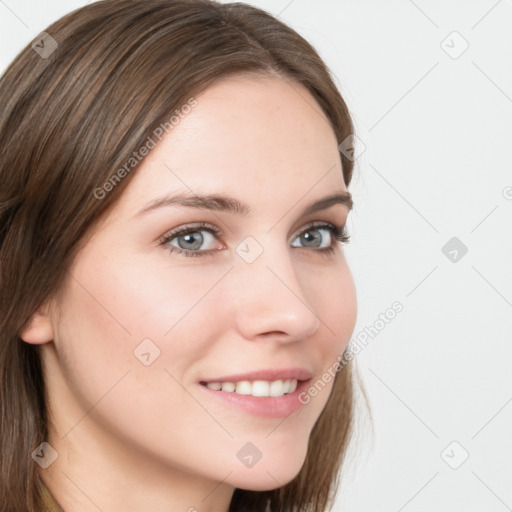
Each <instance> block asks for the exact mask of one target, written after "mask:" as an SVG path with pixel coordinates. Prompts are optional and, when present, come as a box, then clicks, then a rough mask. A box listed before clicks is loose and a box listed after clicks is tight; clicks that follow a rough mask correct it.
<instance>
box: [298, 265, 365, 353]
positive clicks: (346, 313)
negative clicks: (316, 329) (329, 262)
mask: <svg viewBox="0 0 512 512" xmlns="http://www.w3.org/2000/svg"><path fill="white" fill-rule="evenodd" d="M339 263H340V264H339V265H337V266H336V267H335V268H334V269H333V268H330V269H326V270H325V271H323V272H317V273H316V277H315V278H314V279H310V284H309V285H308V286H310V290H311V297H313V298H312V300H311V304H312V307H313V308H314V310H315V311H316V313H317V314H318V316H319V318H320V329H323V330H324V332H325V336H320V337H319V339H320V340H321V341H322V340H323V344H322V350H323V353H324V362H328V363H333V362H334V361H335V360H336V357H337V356H338V355H339V354H341V353H342V352H343V350H345V347H346V346H347V344H348V342H349V341H350V337H351V336H352V333H353V331H354V327H355V324H356V318H357V296H356V289H355V284H354V280H353V278H352V274H351V272H350V269H349V267H348V265H347V264H346V262H345V260H344V259H340V262H339Z"/></svg>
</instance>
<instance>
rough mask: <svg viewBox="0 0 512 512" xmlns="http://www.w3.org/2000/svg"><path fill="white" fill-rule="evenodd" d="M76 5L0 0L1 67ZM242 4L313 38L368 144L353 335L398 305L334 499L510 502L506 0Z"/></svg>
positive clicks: (369, 370)
mask: <svg viewBox="0 0 512 512" xmlns="http://www.w3.org/2000/svg"><path fill="white" fill-rule="evenodd" d="M85 3H86V2H79V1H56V0H46V1H44V2H39V1H28V0H0V48H1V54H0V69H1V70H2V71H3V70H4V69H5V67H6V66H7V64H8V63H9V62H10V61H11V60H12V59H13V58H14V57H15V55H16V54H17V53H18V51H20V50H21V49H22V47H24V46H25V45H26V44H27V43H29V42H30V41H31V40H32V39H33V38H34V37H35V36H36V35H37V34H38V33H39V32H41V31H42V30H44V28H46V26H47V25H49V24H50V23H51V22H53V21H54V20H56V19H57V18H58V17H60V16H61V15H63V14H65V13H67V12H69V11H70V10H72V9H74V8H76V7H80V6H82V5H85ZM248 3H251V4H253V5H255V6H257V7H261V8H264V9H266V10H268V11H269V12H271V13H273V14H274V15H278V16H279V17H280V18H281V19H282V20H283V21H284V22H286V23H288V24H290V25H291V26H292V27H293V28H295V29H296V30H297V31H298V32H300V33H301V34H302V35H303V36H305V37H306V38H307V39H308V40H309V41H310V42H311V43H312V44H313V45H314V46H315V47H316V48H317V50H318V51H319V52H320V54H321V55H322V57H323V58H324V59H325V60H326V62H327V64H328V66H329V67H330V68H331V69H332V71H333V73H334V75H335V76H336V78H337V81H338V85H339V87H340V90H341V92H342V94H343V96H344V97H345V99H346V101H347V103H348V105H349V108H350V110H351V112H352V115H353V117H354V120H355V123H356V130H357V131H356V134H357V136H358V137H359V138H360V140H361V143H359V146H358V147H359V148H360V149H362V148H363V144H364V146H365V147H366V149H365V151H364V152H363V153H362V154H361V155H360V156H359V157H358V158H357V161H356V163H357V165H356V173H355V177H354V181H353V182H352V184H351V186H350V187H349V190H351V191H352V193H353V194H354V197H355V203H356V204H355V208H354V211H353V213H352V214H351V221H350V223H349V231H350V233H351V235H352V241H351V243H350V244H349V245H348V246H347V247H346V249H345V251H346V254H347V257H348V259H349V263H350V265H351V268H352V271H353V274H354V277H355V281H356V286H357V289H358V303H359V306H358V307H359V316H358V323H357V326H356V329H355V331H354V337H355V336H356V335H358V334H359V333H361V332H362V331H363V330H364V329H365V328H366V327H368V326H371V325H373V324H374V323H375V321H376V320H377V319H378V318H379V314H381V313H384V312H385V311H386V310H387V309H388V308H389V307H390V306H391V304H392V303H393V302H395V301H399V302H400V303H401V304H402V305H403V307H404V310H403V311H402V312H401V313H399V314H398V315H397V316H396V318H395V319H394V320H392V321H391V322H390V323H388V324H387V325H386V326H385V328H383V329H380V330H379V332H378V334H377V335H376V336H374V337H373V338H371V339H370V341H369V343H368V345H367V346H366V347H365V348H364V349H363V350H362V351H361V352H360V353H359V354H358V355H357V365H358V367H359V371H360V373H361V375H362V378H363V381H364V383H365V388H366V390H367V393H368V395H369V400H370V405H371V410H372V415H373V426H374V429H373V431H372V429H371V428H370V423H369V421H368V420H367V421H366V422H365V421H364V416H363V413H364V410H361V418H362V420H361V422H360V425H359V428H358V433H359V440H358V444H357V447H355V450H354V451H353V453H352V457H351V462H350V465H349V466H348V467H347V469H346V471H345V472H344V474H343V480H342V492H341V493H340V495H339V498H338V501H337V504H336V507H335V511H338V512H342V511H343V512H345V511H350V512H370V511H371V512H376V511H379V512H381V511H394V512H401V511H405V512H420V511H429V512H437V511H439V512H441V511H451V512H455V511H465V512H473V511H474V512H477V511H478V512H482V511H486V512H494V511H495V512H502V511H506V510H512V485H511V483H512V467H511V466H512V464H511V461H512V436H511V432H512V429H511V426H512V379H511V373H512V372H511V367H512V348H511V339H512V322H511V318H512V317H511V310H512V272H510V267H511V264H512V236H511V228H512V226H511V222H510V220H511V209H512V200H511V198H512V172H511V171H512V168H511V157H510V150H511V148H512V1H510V0H501V1H498V2H496V0H489V1H487V0H485V1H484V0H481V1H467V0H466V1H463V0H460V1H450V2H442V1H429V2H427V1H425V0H421V1H420V0H417V1H415V2H413V1H412V0H388V1H386V2H382V1H377V0H372V1H369V0H366V1H356V0H350V1H348V0H346V1H342V2H335V1H334V0H331V1H315V2H313V1H307V0H292V1H291V2H290V1H289V0H279V1H270V0H268V1H253V2H248ZM453 32H457V33H458V34H453ZM464 40H465V41H466V43H465V42H464ZM443 41H444V42H443ZM466 44H468V45H469V46H468V48H467V50H466V51H464V53H462V54H461V55H460V56H459V55H458V54H459V53H460V52H461V51H462V50H463V49H464V47H465V45H466ZM450 54H451V56H450ZM453 57H456V58H453ZM452 237H457V238H458V239H459V240H460V242H462V243H463V244H464V245H465V246H466V247H467V249H468V252H467V254H465V255H464V256H462V257H461V256H460V255H461V252H460V250H458V252H457V261H456V262H453V261H451V260H450V259H449V258H448V257H447V256H445V254H444V253H443V252H442V248H443V246H444V245H445V244H446V243H447V242H448V241H449V240H450V239H451V238H452ZM450 250H452V249H450ZM455 250H457V249H455ZM451 257H455V253H453V252H452V256H451ZM453 441H455V442H456V444H451V443H452V442H453ZM449 445H450V446H449ZM446 447H448V449H446V450H445V448H446ZM466 452H467V455H469V457H468V458H467V460H466V461H465V462H464V463H463V464H462V465H460V467H458V468H457V469H454V468H452V467H450V465H451V466H457V465H458V464H460V462H461V461H462V459H463V457H464V456H465V455H466Z"/></svg>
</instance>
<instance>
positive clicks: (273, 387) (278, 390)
mask: <svg viewBox="0 0 512 512" xmlns="http://www.w3.org/2000/svg"><path fill="white" fill-rule="evenodd" d="M268 394H269V395H270V396H283V395H284V385H283V381H282V380H275V381H274V382H272V383H271V384H270V389H269V393H268Z"/></svg>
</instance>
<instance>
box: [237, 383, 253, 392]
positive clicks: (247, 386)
mask: <svg viewBox="0 0 512 512" xmlns="http://www.w3.org/2000/svg"><path fill="white" fill-rule="evenodd" d="M251 391H252V387H251V383H250V382H249V381H248V380H243V381H241V382H237V383H236V390H235V392H236V393H238V394H239V395H250V394H251Z"/></svg>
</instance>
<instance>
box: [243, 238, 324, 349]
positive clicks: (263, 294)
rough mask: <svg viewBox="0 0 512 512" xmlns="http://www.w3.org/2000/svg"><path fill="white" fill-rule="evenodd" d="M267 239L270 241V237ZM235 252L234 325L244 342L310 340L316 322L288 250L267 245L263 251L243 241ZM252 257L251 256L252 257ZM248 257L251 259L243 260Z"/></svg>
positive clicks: (317, 324) (252, 243)
mask: <svg viewBox="0 0 512 512" xmlns="http://www.w3.org/2000/svg"><path fill="white" fill-rule="evenodd" d="M269 238H270V237H269ZM246 243H247V245H244V242H242V244H240V246H241V247H242V249H244V250H245V252H244V251H243V250H242V251H240V250H239V249H240V246H239V248H237V252H238V253H239V256H240V258H238V261H237V262H236V264H235V267H236V268H235V269H234V273H235V276H234V277H235V279H236V281H237V283H238V285H239V286H240V287H241V288H240V289H239V290H238V293H237V297H238V300H237V304H236V306H235V307H236V313H235V314H236V321H237V326H238V329H239V330H240V331H241V332H242V333H243V335H244V336H245V337H247V338H254V337H255V336H257V335H258V334H269V333H280V334H283V333H284V334H287V335H288V336H287V337H286V338H287V339H289V340H293V339H301V338H305V337H308V336H311V335H312V334H313V333H314V332H315V331H316V330H317V329H318V326H319V319H318V316H317V314H316V312H315V311H314V310H313V307H312V305H311V304H309V302H308V297H307V294H306V293H305V290H304V289H303V287H302V285H301V282H300V278H299V276H298V275H297V269H296V267H295V266H294V263H293V258H292V255H291V253H290V249H289V248H287V247H286V246H285V245H283V246H281V245H278V244H277V243H276V242H275V241H274V242H270V240H268V241H267V243H266V244H265V247H263V246H261V245H260V247H259V248H258V246H256V245H255V243H254V241H251V240H249V241H246ZM251 253H252V254H251ZM249 254H251V258H252V259H251V258H246V257H247V256H248V255H249Z"/></svg>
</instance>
